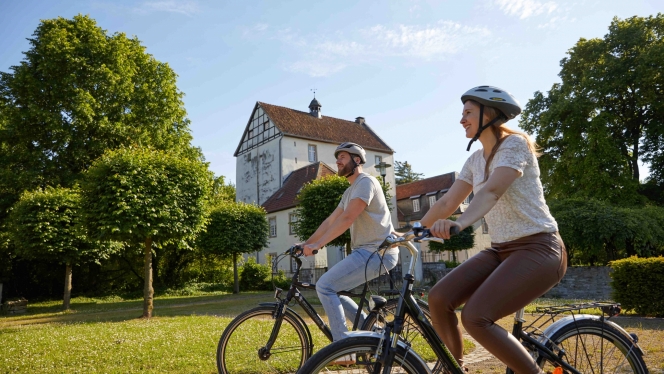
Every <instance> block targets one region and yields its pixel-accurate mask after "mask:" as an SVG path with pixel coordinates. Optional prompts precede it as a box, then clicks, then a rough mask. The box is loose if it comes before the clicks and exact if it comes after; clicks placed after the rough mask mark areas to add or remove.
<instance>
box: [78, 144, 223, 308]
mask: <svg viewBox="0 0 664 374" xmlns="http://www.w3.org/2000/svg"><path fill="white" fill-rule="evenodd" d="M211 189H212V173H211V172H210V171H208V169H207V165H206V164H204V163H202V162H200V161H198V160H194V159H188V158H182V157H179V156H178V155H174V154H170V153H166V152H164V151H157V150H151V149H130V148H121V149H117V150H114V151H109V152H107V153H105V154H104V155H103V156H102V157H101V158H99V159H98V160H96V161H95V162H94V163H93V164H92V166H91V167H90V168H89V169H88V171H86V172H85V175H84V178H83V180H82V181H81V195H82V204H81V206H82V213H83V214H82V219H83V222H84V224H85V226H86V227H87V229H88V231H89V235H90V236H91V237H93V238H96V239H100V240H117V241H122V242H126V243H128V244H129V245H133V246H134V248H136V246H137V245H141V244H142V245H143V247H144V260H145V263H144V270H145V289H144V295H145V303H144V309H143V316H144V317H148V318H149V317H150V316H151V315H152V295H153V293H154V291H153V290H152V265H151V264H152V243H153V242H154V243H156V244H165V243H169V242H170V243H172V242H181V243H184V240H185V239H191V238H193V237H194V235H196V234H197V233H198V232H199V231H200V230H201V229H203V228H204V226H205V224H206V222H207V210H208V208H209V202H208V200H209V197H210V192H211Z"/></svg>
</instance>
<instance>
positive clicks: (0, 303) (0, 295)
mask: <svg viewBox="0 0 664 374" xmlns="http://www.w3.org/2000/svg"><path fill="white" fill-rule="evenodd" d="M0 305H2V283H0Z"/></svg>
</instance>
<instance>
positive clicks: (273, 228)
mask: <svg viewBox="0 0 664 374" xmlns="http://www.w3.org/2000/svg"><path fill="white" fill-rule="evenodd" d="M268 220H269V222H270V237H271V238H276V237H277V217H270V218H268Z"/></svg>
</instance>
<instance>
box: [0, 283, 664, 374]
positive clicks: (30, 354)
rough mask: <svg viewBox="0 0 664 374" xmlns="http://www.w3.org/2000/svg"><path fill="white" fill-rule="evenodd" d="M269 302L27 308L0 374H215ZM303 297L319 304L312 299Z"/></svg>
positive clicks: (2, 325)
mask: <svg viewBox="0 0 664 374" xmlns="http://www.w3.org/2000/svg"><path fill="white" fill-rule="evenodd" d="M272 295H273V294H272V292H257V293H243V294H240V295H232V294H223V293H215V294H212V295H200V296H188V297H157V298H156V300H155V310H154V317H153V318H152V319H150V320H143V319H139V318H138V317H139V316H140V315H141V311H142V300H123V299H121V298H118V297H112V298H103V299H93V298H74V299H72V311H70V312H66V313H65V312H61V311H59V309H60V305H61V302H60V301H52V302H42V303H31V304H29V306H28V313H27V314H24V315H7V314H0V341H1V342H2V348H1V349H0V373H10V372H11V373H14V372H22V373H63V372H67V373H95V372H99V373H137V372H148V373H151V372H154V373H157V372H159V373H164V372H166V373H168V372H172V373H215V372H216V364H215V360H216V358H215V355H216V347H217V342H218V340H219V337H220V335H221V333H222V332H223V330H224V328H225V327H226V325H227V324H228V323H229V322H230V321H231V319H232V318H233V316H235V315H237V314H239V313H241V312H243V311H245V310H248V309H250V308H252V307H254V306H256V305H257V304H258V303H259V302H269V301H272V300H273V298H272ZM306 297H307V298H308V299H309V300H310V302H316V301H317V300H316V299H315V294H313V293H311V292H309V291H307V294H306ZM295 309H296V310H298V308H297V307H296V308H295ZM317 309H318V310H319V312H320V313H322V308H320V307H319V306H318V307H317ZM510 318H511V317H510ZM639 327H640V326H639ZM309 328H310V330H311V332H312V334H313V335H314V341H315V345H316V347H317V348H320V347H322V346H324V345H325V344H327V340H326V339H325V338H324V337H323V335H322V334H321V333H320V332H319V331H318V329H317V328H316V327H315V326H314V325H310V326H309ZM661 329H662V324H661V323H658V324H656V326H654V327H650V328H648V329H646V330H645V331H644V330H643V329H641V330H642V331H641V333H645V334H649V333H651V332H652V334H653V335H652V336H648V335H644V338H645V339H644V343H646V344H648V342H650V343H654V342H657V343H655V345H652V344H649V349H650V350H651V352H652V353H655V352H656V351H657V348H658V347H659V346H661V343H659V342H660V341H661V340H658V338H656V335H659V334H660V333H661ZM467 348H469V349H472V347H471V346H469V347H467ZM653 351H655V352H653ZM420 353H421V354H425V352H424V351H421V352H420ZM425 355H426V354H425ZM655 355H656V356H658V357H657V359H660V358H661V356H659V355H657V353H655ZM653 358H654V357H653Z"/></svg>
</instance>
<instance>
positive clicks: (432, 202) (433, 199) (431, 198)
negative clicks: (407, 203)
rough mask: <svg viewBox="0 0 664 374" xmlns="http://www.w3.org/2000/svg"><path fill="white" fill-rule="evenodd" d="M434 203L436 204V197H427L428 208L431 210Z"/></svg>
mask: <svg viewBox="0 0 664 374" xmlns="http://www.w3.org/2000/svg"><path fill="white" fill-rule="evenodd" d="M435 203H436V195H431V196H429V208H431V207H432V206H433V204H435Z"/></svg>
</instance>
